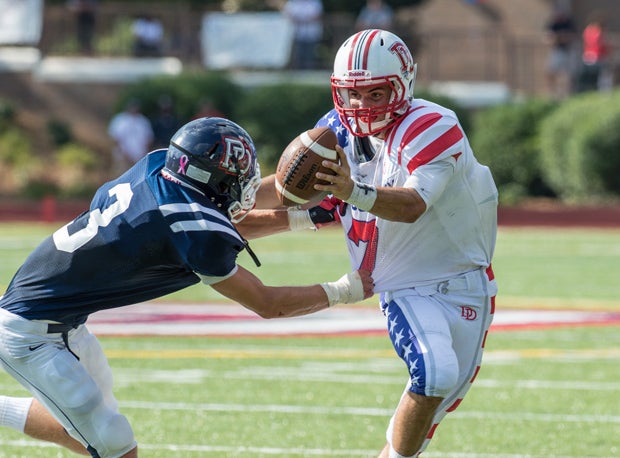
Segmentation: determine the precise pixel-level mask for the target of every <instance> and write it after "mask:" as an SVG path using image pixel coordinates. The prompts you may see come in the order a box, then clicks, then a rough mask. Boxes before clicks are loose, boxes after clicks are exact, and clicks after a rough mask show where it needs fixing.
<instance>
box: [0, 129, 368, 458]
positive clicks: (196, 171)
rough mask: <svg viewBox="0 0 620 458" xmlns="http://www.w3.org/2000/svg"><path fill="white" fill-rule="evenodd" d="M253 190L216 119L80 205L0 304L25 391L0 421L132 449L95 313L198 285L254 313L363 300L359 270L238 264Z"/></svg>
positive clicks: (96, 445) (84, 448)
mask: <svg viewBox="0 0 620 458" xmlns="http://www.w3.org/2000/svg"><path fill="white" fill-rule="evenodd" d="M259 184H260V170H259V166H258V162H257V158H256V151H255V147H254V144H253V141H252V139H251V138H250V136H249V135H248V134H247V132H246V131H245V130H243V129H242V128H241V127H240V126H238V125H237V124H235V123H233V122H231V121H229V120H227V119H223V118H199V119H197V120H194V121H191V122H189V123H188V124H186V125H185V126H183V127H182V128H181V129H179V131H178V132H177V133H176V134H175V135H174V136H173V137H172V139H171V141H170V146H169V147H168V149H161V150H156V151H153V152H152V153H150V154H148V155H147V156H146V157H145V158H144V159H142V160H141V161H140V162H138V163H137V164H136V165H135V166H133V167H132V168H131V169H129V170H128V171H127V172H125V173H124V174H123V175H121V176H120V177H119V178H117V179H115V180H113V181H110V182H109V183H106V184H104V185H103V186H102V187H101V188H100V189H99V190H98V191H97V192H96V194H95V196H94V198H93V200H92V202H91V205H90V209H89V210H88V211H86V212H84V213H83V214H82V215H80V216H78V217H77V218H75V219H74V220H73V221H71V222H70V223H68V224H67V225H65V226H63V227H62V228H60V229H58V230H57V231H56V232H54V234H53V235H51V236H50V237H48V238H47V239H46V240H44V241H43V242H42V243H41V244H40V245H39V247H38V248H36V249H35V250H34V251H33V253H32V254H31V255H30V256H29V257H28V258H27V259H26V261H25V262H24V264H23V265H22V267H21V268H20V269H19V270H18V271H17V273H16V274H15V276H14V277H13V279H12V281H11V283H10V284H9V287H8V289H7V291H6V292H5V294H4V296H2V297H1V298H0V362H1V363H2V366H3V367H4V369H5V370H6V371H7V372H8V373H9V374H10V375H12V376H13V377H14V378H15V379H16V380H17V381H19V382H20V383H21V384H22V385H23V386H24V387H25V388H26V389H28V390H29V391H30V392H31V393H32V395H33V397H34V400H33V398H14V397H6V396H0V424H3V425H4V426H9V427H13V428H14V429H17V430H20V431H23V432H24V433H26V434H27V435H30V436H31V437H34V438H38V439H42V440H47V441H51V442H55V443H58V444H60V445H62V446H65V447H67V448H69V449H71V450H73V451H74V452H76V453H81V454H83V455H89V454H90V455H91V456H92V457H102V458H103V457H137V456H138V451H137V444H136V441H135V438H134V434H133V431H132V428H131V426H130V424H129V422H128V421H127V419H126V418H125V417H124V416H123V415H122V414H121V413H120V412H119V410H118V403H117V401H116V399H115V398H114V395H113V393H112V382H111V381H112V376H111V370H110V367H109V365H108V363H107V361H106V358H105V355H104V353H103V351H102V349H101V347H100V345H99V343H98V341H97V339H96V338H95V337H94V336H93V335H92V334H91V333H90V332H89V330H88V329H87V326H86V325H85V323H86V321H87V319H88V316H89V315H90V314H92V313H94V312H96V311H98V310H103V309H109V308H115V307H122V306H126V305H130V304H135V303H138V302H143V301H148V300H151V299H154V298H157V297H161V296H164V295H166V294H168V293H172V292H174V291H178V290H180V289H183V288H185V287H187V286H190V285H193V284H195V283H198V282H200V281H202V282H203V283H205V284H207V285H210V286H212V287H213V288H214V289H215V290H216V291H218V292H219V293H221V294H223V295H224V296H227V297H229V298H230V299H232V300H234V301H236V302H238V303H240V304H242V305H243V306H245V307H247V308H248V309H251V310H253V311H254V312H255V313H257V314H258V315H260V316H261V317H264V318H277V317H286V316H296V315H304V314H308V313H312V312H315V311H318V310H321V309H324V308H326V307H328V306H330V305H332V304H335V303H349V302H356V301H360V300H362V299H364V298H366V297H369V296H370V295H371V294H372V287H373V285H372V278H371V277H370V275H369V274H368V273H366V272H363V271H355V272H351V273H349V274H347V275H344V276H343V277H342V278H341V279H339V280H337V281H334V282H327V283H322V284H320V285H319V284H316V285H312V286H300V287H286V286H283V287H270V286H265V285H264V284H263V283H262V282H261V281H260V280H259V279H258V278H257V277H256V276H255V275H254V274H252V273H250V272H249V271H248V270H246V269H245V268H243V267H242V266H240V265H238V264H237V262H236V259H237V256H238V254H239V253H240V252H241V251H242V250H243V249H246V251H247V252H248V253H249V254H250V256H251V257H252V258H253V259H254V260H255V261H256V262H257V263H258V261H257V260H256V257H255V256H254V254H253V253H252V252H251V250H250V248H249V246H248V243H247V241H246V240H245V239H244V238H243V237H242V236H241V235H240V234H239V232H238V231H237V230H236V228H235V225H234V223H235V222H238V221H240V220H241V219H242V218H243V217H244V216H245V215H246V214H247V213H248V212H249V211H250V210H251V209H252V208H253V207H254V204H255V195H256V190H257V189H258V187H259ZM245 235H246V236H247V237H248V238H250V237H252V236H253V235H252V234H251V233H249V234H248V233H247V232H246V234H245ZM258 235H259V234H258Z"/></svg>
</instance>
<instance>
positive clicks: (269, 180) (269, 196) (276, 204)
mask: <svg viewBox="0 0 620 458" xmlns="http://www.w3.org/2000/svg"><path fill="white" fill-rule="evenodd" d="M256 208H284V207H282V203H281V202H280V199H278V195H277V194H276V176H275V175H268V176H266V177H263V178H262V179H261V181H260V187H259V188H258V191H257V192H256Z"/></svg>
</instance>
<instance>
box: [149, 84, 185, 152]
mask: <svg viewBox="0 0 620 458" xmlns="http://www.w3.org/2000/svg"><path fill="white" fill-rule="evenodd" d="M157 108H158V111H157V114H156V115H155V117H154V118H153V122H152V124H153V138H154V142H153V148H168V145H169V144H170V139H171V138H172V136H173V135H174V134H175V133H176V131H177V130H179V128H180V127H181V126H182V125H183V123H182V122H181V121H180V120H179V118H178V117H177V115H176V113H175V110H174V102H173V100H172V97H170V96H169V95H162V96H161V97H160V98H159V100H158V101H157Z"/></svg>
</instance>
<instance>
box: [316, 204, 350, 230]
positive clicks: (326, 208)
mask: <svg viewBox="0 0 620 458" xmlns="http://www.w3.org/2000/svg"><path fill="white" fill-rule="evenodd" d="M342 204H343V202H342V201H341V200H340V199H336V198H335V197H328V198H325V199H323V200H322V201H321V203H320V204H319V205H317V206H316V207H312V208H311V209H309V210H308V215H310V219H311V220H312V223H313V224H314V225H315V226H316V228H317V229H320V228H321V227H323V226H329V225H330V224H335V223H339V222H340V215H339V214H338V206H339V205H342Z"/></svg>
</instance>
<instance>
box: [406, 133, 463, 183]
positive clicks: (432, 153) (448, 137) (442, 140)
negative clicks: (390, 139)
mask: <svg viewBox="0 0 620 458" xmlns="http://www.w3.org/2000/svg"><path fill="white" fill-rule="evenodd" d="M462 138H463V131H462V130H461V128H460V127H459V126H458V125H457V124H455V125H454V126H452V128H450V129H449V130H448V131H446V132H444V133H443V134H442V135H441V136H440V137H438V138H437V139H435V140H434V141H433V142H431V143H430V144H429V145H427V146H426V147H425V148H424V149H422V151H420V152H419V153H418V154H416V155H415V156H414V157H413V158H412V159H411V160H410V161H409V164H407V170H409V173H412V172H413V171H414V170H415V169H417V168H418V167H420V166H421V165H424V164H428V163H429V162H431V161H432V160H433V159H435V158H436V157H437V156H439V155H440V154H441V153H443V152H444V151H445V150H446V149H448V148H449V147H451V146H452V145H454V144H455V143H456V142H458V141H460V140H461V139H462Z"/></svg>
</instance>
